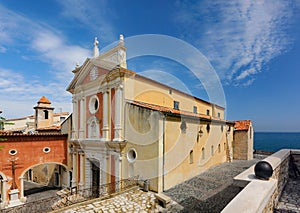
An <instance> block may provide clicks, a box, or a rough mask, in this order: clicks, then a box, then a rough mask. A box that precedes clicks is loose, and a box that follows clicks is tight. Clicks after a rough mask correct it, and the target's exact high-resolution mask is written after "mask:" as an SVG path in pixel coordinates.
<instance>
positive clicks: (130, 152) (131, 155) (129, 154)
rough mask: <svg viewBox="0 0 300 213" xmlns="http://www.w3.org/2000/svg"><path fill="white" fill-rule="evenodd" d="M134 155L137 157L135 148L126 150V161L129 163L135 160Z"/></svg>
mask: <svg viewBox="0 0 300 213" xmlns="http://www.w3.org/2000/svg"><path fill="white" fill-rule="evenodd" d="M136 157H137V154H136V151H135V149H130V150H128V152H127V159H128V161H129V162H130V163H133V162H135V160H136Z"/></svg>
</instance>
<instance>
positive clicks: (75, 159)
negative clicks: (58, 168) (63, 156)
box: [72, 148, 77, 187]
mask: <svg viewBox="0 0 300 213" xmlns="http://www.w3.org/2000/svg"><path fill="white" fill-rule="evenodd" d="M74 149H75V148H74ZM72 154H73V160H72V163H73V165H72V166H73V173H72V187H75V186H77V153H76V151H75V150H74V151H73V153H72Z"/></svg>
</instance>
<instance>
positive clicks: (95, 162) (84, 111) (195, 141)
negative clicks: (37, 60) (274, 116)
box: [67, 35, 253, 192]
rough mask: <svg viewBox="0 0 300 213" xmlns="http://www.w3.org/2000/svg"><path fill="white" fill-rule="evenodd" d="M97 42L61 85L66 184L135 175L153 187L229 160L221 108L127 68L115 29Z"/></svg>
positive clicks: (230, 132) (227, 126)
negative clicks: (66, 97) (68, 119)
mask: <svg viewBox="0 0 300 213" xmlns="http://www.w3.org/2000/svg"><path fill="white" fill-rule="evenodd" d="M97 45H98V41H97V40H95V44H94V57H93V58H89V59H87V60H86V61H85V62H84V64H83V65H82V66H80V67H79V66H78V67H76V69H75V70H73V73H74V74H75V75H74V78H73V80H72V82H71V83H70V85H69V87H68V89H67V90H68V91H69V92H70V93H72V96H73V115H72V127H71V137H70V144H69V147H70V150H71V154H72V168H73V175H72V185H73V186H77V187H78V188H80V189H83V188H90V187H96V188H97V187H99V185H101V184H106V183H113V182H116V181H117V180H119V179H123V178H128V177H131V176H136V175H139V177H140V178H141V179H143V180H145V179H148V180H150V189H151V190H153V191H157V192H160V191H163V190H166V189H169V188H171V187H172V186H174V185H176V184H178V183H180V182H182V181H184V180H187V179H189V178H191V177H193V176H195V175H197V174H199V173H200V172H202V171H205V170H206V169H207V168H209V167H211V166H213V165H216V164H219V163H222V162H226V161H230V160H232V159H233V156H234V152H235V150H234V146H233V140H234V137H233V136H234V125H235V122H232V121H227V120H225V119H224V111H225V109H224V108H223V107H221V106H218V105H216V104H213V103H210V102H207V101H204V100H201V99H199V98H197V97H193V96H191V95H189V94H186V93H184V92H181V91H179V90H177V89H174V88H171V87H168V86H166V85H163V84H161V83H158V82H156V81H154V80H152V79H149V78H146V77H143V76H141V75H139V74H137V73H135V72H133V71H130V70H128V69H127V65H126V48H125V45H124V38H123V36H122V35H121V36H120V41H119V43H118V44H117V45H116V46H115V47H114V48H112V49H110V50H109V51H107V52H105V53H103V54H102V55H99V50H98V46H97ZM249 140H251V138H250V139H249ZM252 140H253V137H252ZM248 142H249V141H246V142H245V143H248ZM252 142H253V141H252ZM249 151H251V150H249ZM116 190H117V189H116Z"/></svg>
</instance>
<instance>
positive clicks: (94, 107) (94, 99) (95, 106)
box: [89, 95, 99, 114]
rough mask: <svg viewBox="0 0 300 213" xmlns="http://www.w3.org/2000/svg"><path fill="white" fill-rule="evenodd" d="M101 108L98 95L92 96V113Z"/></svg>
mask: <svg viewBox="0 0 300 213" xmlns="http://www.w3.org/2000/svg"><path fill="white" fill-rule="evenodd" d="M98 109H99V100H98V97H97V96H96V95H94V96H92V97H91V99H90V102H89V110H90V112H91V113H92V114H95V113H96V112H97V111H98Z"/></svg>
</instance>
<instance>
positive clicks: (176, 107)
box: [174, 101, 179, 109]
mask: <svg viewBox="0 0 300 213" xmlns="http://www.w3.org/2000/svg"><path fill="white" fill-rule="evenodd" d="M174 109H179V102H178V101H174Z"/></svg>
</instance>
